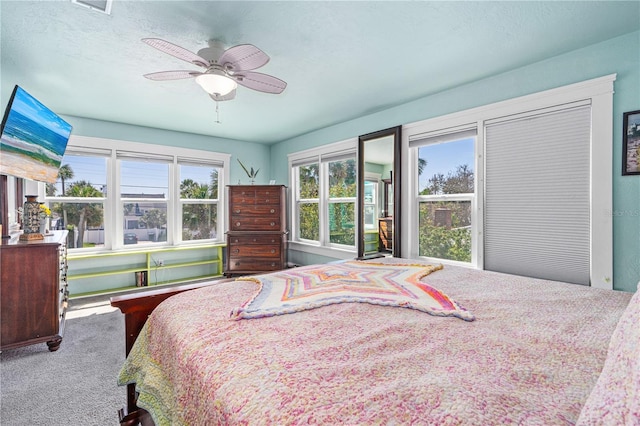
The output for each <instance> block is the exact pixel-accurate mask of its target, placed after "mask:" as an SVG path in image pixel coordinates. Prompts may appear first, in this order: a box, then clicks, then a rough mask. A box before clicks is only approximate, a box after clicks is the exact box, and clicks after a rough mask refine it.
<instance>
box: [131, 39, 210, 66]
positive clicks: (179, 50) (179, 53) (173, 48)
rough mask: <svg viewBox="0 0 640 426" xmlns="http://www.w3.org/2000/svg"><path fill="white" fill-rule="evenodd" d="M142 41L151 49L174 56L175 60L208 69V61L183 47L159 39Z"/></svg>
mask: <svg viewBox="0 0 640 426" xmlns="http://www.w3.org/2000/svg"><path fill="white" fill-rule="evenodd" d="M142 41H143V42H145V43H147V44H148V45H149V46H151V47H155V48H156V49H158V50H160V51H161V52H164V53H167V54H169V55H171V56H175V57H176V58H178V59H182V60H183V61H187V62H189V63H192V64H196V65H198V66H201V67H204V68H208V67H209V61H207V60H206V59H204V58H203V57H201V56H198V55H196V54H195V53H193V52H191V51H189V50H187V49H185V48H184V47H180V46H178V45H175V44H173V43H169V42H168V41H164V40H162V39H159V38H143V39H142Z"/></svg>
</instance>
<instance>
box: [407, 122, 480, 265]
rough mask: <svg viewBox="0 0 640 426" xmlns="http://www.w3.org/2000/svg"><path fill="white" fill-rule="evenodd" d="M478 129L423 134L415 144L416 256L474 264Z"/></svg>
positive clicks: (416, 139)
mask: <svg viewBox="0 0 640 426" xmlns="http://www.w3.org/2000/svg"><path fill="white" fill-rule="evenodd" d="M475 133H476V130H475V128H474V129H470V130H467V131H462V132H454V133H448V134H447V133H445V134H443V135H437V136H430V135H422V136H420V137H416V138H415V139H414V140H413V141H412V142H411V145H412V146H413V147H416V148H417V151H418V155H417V164H416V168H417V170H418V194H417V205H418V236H419V237H418V255H419V256H424V257H429V258H437V259H447V260H453V261H459V262H465V263H470V262H471V260H472V247H473V244H472V238H473V232H472V228H473V226H472V225H473V222H472V206H473V204H474V198H475V189H474V185H475V174H474V162H475V145H476V138H475Z"/></svg>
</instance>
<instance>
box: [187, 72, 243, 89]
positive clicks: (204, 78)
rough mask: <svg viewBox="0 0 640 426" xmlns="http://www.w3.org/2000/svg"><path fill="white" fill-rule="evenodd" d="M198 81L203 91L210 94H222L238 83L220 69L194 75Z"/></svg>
mask: <svg viewBox="0 0 640 426" xmlns="http://www.w3.org/2000/svg"><path fill="white" fill-rule="evenodd" d="M196 83H198V84H199V85H200V86H201V87H202V88H203V89H204V90H205V92H207V93H209V94H211V95H218V96H224V95H226V94H228V93H229V92H231V91H232V90H234V89H235V88H236V87H238V84H237V83H236V82H235V81H233V80H232V79H230V78H229V77H227V76H226V75H225V73H224V71H222V70H216V69H213V70H210V71H207V72H206V73H205V74H200V75H199V76H197V77H196Z"/></svg>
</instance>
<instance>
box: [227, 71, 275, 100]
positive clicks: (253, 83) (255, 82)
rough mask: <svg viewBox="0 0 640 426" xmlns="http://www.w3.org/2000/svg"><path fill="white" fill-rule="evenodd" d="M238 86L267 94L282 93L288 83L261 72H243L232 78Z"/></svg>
mask: <svg viewBox="0 0 640 426" xmlns="http://www.w3.org/2000/svg"><path fill="white" fill-rule="evenodd" d="M231 78H233V79H234V80H235V81H237V82H238V84H241V85H243V86H244V87H248V88H249V89H253V90H257V91H259V92H265V93H274V94H278V93H282V91H283V90H284V89H285V87H287V83H285V82H284V81H282V80H280V79H279V78H276V77H274V76H272V75H268V74H262V73H259V72H251V71H248V72H243V73H238V74H234V75H232V76H231Z"/></svg>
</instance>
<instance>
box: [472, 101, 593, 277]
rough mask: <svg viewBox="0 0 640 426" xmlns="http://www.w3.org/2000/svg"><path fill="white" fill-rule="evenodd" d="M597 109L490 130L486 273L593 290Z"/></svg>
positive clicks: (495, 126) (487, 143)
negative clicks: (592, 170) (591, 251)
mask: <svg viewBox="0 0 640 426" xmlns="http://www.w3.org/2000/svg"><path fill="white" fill-rule="evenodd" d="M590 141H591V108H590V107H589V106H586V107H580V108H574V109H570V110H564V111H558V112H555V113H553V114H543V115H537V116H533V117H528V118H524V119H520V120H515V121H509V122H503V123H497V124H492V125H488V126H487V127H486V141H485V149H486V157H485V158H486V188H485V224H484V230H485V235H484V245H485V247H484V257H485V269H487V270H492V271H498V272H505V273H511V274H516V275H524V276H530V277H536V278H543V279H549V280H557V281H566V282H571V283H576V284H584V285H589V248H590V240H589V238H590V231H589V230H590V225H589V224H590V215H589V206H590V170H589V169H590Z"/></svg>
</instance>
